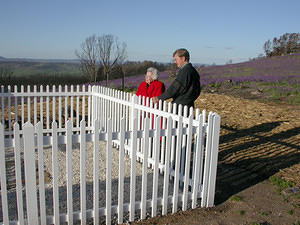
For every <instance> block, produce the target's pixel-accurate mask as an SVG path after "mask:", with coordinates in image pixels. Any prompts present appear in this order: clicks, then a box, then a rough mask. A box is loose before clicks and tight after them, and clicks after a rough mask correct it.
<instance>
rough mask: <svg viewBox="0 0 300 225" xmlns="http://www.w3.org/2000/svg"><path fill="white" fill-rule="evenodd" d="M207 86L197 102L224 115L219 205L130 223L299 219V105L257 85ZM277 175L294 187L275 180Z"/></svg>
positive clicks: (284, 221)
mask: <svg viewBox="0 0 300 225" xmlns="http://www.w3.org/2000/svg"><path fill="white" fill-rule="evenodd" d="M209 92H210V93H209ZM209 92H206V93H201V95H200V97H199V98H198V99H197V101H196V107H198V108H200V109H201V110H202V109H206V110H207V111H214V112H217V113H218V114H219V115H220V116H221V134H220V146H219V157H218V171H217V184H216V195H215V207H213V208H197V209H194V210H188V211H185V212H178V213H176V214H173V215H167V216H158V217H155V218H150V219H147V220H144V221H138V222H135V223H132V224H225V225H227V224H253V225H254V224H300V197H299V196H300V192H299V188H300V107H299V106H298V107H297V106H289V105H287V104H285V103H284V101H283V102H281V103H280V104H278V103H276V104H275V103H270V102H269V103H264V102H266V101H265V99H263V98H260V97H261V96H257V94H259V93H257V92H254V91H253V90H252V91H251V90H247V92H236V93H230V94H228V93H220V92H218V91H215V90H210V91H209ZM212 92H213V93H212ZM255 99H256V100H255ZM257 100H259V101H257ZM273 175H274V176H276V177H280V178H283V179H284V180H285V181H291V182H293V183H294V184H295V186H294V188H293V189H292V190H293V191H294V192H295V193H290V192H289V191H291V190H290V189H284V190H283V189H282V190H279V188H278V187H277V186H275V185H274V184H271V183H270V181H269V179H268V178H269V177H270V176H273Z"/></svg>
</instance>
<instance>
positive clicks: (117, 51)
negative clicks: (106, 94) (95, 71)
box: [98, 34, 127, 86]
mask: <svg viewBox="0 0 300 225" xmlns="http://www.w3.org/2000/svg"><path fill="white" fill-rule="evenodd" d="M126 47H127V46H126V44H125V43H124V42H123V43H122V44H120V43H119V41H118V38H117V37H115V36H113V35H111V34H105V35H102V36H101V37H99V38H98V50H99V59H100V62H101V63H102V66H103V75H104V77H105V78H106V86H107V85H108V78H109V73H110V72H111V71H112V70H113V68H114V67H116V66H120V65H122V64H123V63H124V61H125V59H126ZM123 76H124V75H123Z"/></svg>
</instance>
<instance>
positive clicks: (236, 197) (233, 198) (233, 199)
mask: <svg viewBox="0 0 300 225" xmlns="http://www.w3.org/2000/svg"><path fill="white" fill-rule="evenodd" d="M230 200H231V201H233V202H240V201H242V200H243V198H242V197H240V196H237V195H234V196H232V197H231V198H230Z"/></svg>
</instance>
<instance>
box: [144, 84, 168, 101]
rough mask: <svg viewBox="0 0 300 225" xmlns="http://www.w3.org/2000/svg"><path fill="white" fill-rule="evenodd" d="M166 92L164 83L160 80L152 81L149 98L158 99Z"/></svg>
mask: <svg viewBox="0 0 300 225" xmlns="http://www.w3.org/2000/svg"><path fill="white" fill-rule="evenodd" d="M164 92H165V85H164V83H163V82H160V81H158V80H155V81H152V82H151V84H150V86H149V87H148V93H147V94H148V97H149V98H152V97H157V96H160V95H161V94H162V93H164Z"/></svg>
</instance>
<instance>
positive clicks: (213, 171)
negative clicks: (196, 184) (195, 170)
mask: <svg viewBox="0 0 300 225" xmlns="http://www.w3.org/2000/svg"><path fill="white" fill-rule="evenodd" d="M220 123H221V119H220V116H219V115H217V114H213V128H212V137H211V138H212V146H211V159H210V168H209V182H208V193H207V203H206V206H207V207H212V206H213V205H214V199H215V188H216V175H217V163H218V149H219V135H220Z"/></svg>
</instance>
